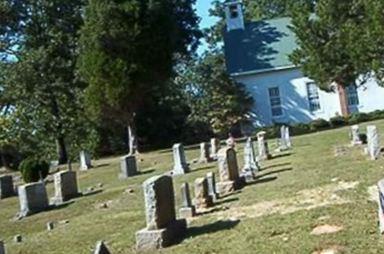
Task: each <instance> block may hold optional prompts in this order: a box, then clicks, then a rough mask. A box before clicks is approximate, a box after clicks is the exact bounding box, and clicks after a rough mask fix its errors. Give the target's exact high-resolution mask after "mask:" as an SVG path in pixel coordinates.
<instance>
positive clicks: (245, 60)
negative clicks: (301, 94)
mask: <svg viewBox="0 0 384 254" xmlns="http://www.w3.org/2000/svg"><path fill="white" fill-rule="evenodd" d="M290 20H291V19H290V18H279V19H272V20H263V21H256V22H250V23H246V24H245V29H244V30H243V29H237V30H232V31H225V32H224V48H225V58H226V64H227V71H228V73H229V74H231V75H232V76H238V75H244V74H252V73H262V72H267V71H273V70H279V69H285V68H292V67H294V65H293V63H292V62H291V61H290V60H289V57H288V56H289V54H291V53H292V52H293V50H294V49H295V48H297V44H296V42H295V35H294V33H293V32H292V31H291V30H290V29H289V28H288V26H289V25H290V23H291V22H290Z"/></svg>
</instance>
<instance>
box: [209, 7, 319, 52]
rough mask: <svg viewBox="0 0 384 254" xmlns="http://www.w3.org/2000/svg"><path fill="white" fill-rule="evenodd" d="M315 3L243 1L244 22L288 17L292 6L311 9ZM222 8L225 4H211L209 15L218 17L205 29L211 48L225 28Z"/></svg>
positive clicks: (219, 38) (220, 38)
mask: <svg viewBox="0 0 384 254" xmlns="http://www.w3.org/2000/svg"><path fill="white" fill-rule="evenodd" d="M315 2H316V0H295V1H292V0H258V1H254V0H243V5H244V18H245V20H246V21H257V20H263V19H273V18H281V17H289V16H290V14H291V10H292V8H293V7H294V6H298V5H302V4H306V5H308V6H310V7H311V8H312V9H313V8H314V6H315ZM224 8H225V4H224V2H223V1H222V0H215V1H213V2H212V8H211V9H210V15H211V16H214V17H218V18H219V21H218V22H217V23H216V24H215V25H213V26H212V27H211V28H209V29H206V31H205V34H206V38H207V41H208V43H209V44H210V45H211V46H213V47H215V46H216V44H217V43H218V42H222V40H223V30H224V27H225V12H224V11H225V10H224Z"/></svg>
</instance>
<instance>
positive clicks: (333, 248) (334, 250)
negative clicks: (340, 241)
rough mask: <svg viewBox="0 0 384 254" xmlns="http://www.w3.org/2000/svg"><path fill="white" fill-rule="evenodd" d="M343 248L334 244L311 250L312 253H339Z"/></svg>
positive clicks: (342, 251)
mask: <svg viewBox="0 0 384 254" xmlns="http://www.w3.org/2000/svg"><path fill="white" fill-rule="evenodd" d="M344 251H345V248H344V247H343V246H339V245H334V246H331V247H329V248H326V249H323V250H317V251H315V252H312V254H341V253H344Z"/></svg>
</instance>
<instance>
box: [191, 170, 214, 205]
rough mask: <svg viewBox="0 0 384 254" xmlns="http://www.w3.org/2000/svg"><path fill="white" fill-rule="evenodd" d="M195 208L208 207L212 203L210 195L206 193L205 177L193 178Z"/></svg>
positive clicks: (206, 182) (206, 183)
mask: <svg viewBox="0 0 384 254" xmlns="http://www.w3.org/2000/svg"><path fill="white" fill-rule="evenodd" d="M194 203H195V206H196V208H197V209H204V208H209V207H211V206H212V205H213V201H212V197H211V196H210V195H209V193H208V181H207V179H206V178H205V177H199V178H197V179H196V180H195V199H194Z"/></svg>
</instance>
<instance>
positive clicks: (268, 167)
mask: <svg viewBox="0 0 384 254" xmlns="http://www.w3.org/2000/svg"><path fill="white" fill-rule="evenodd" d="M291 164H292V163H290V162H285V163H279V164H275V165H270V166H267V167H264V168H262V169H261V170H260V171H264V170H267V169H270V168H279V167H284V166H288V165H291Z"/></svg>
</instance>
